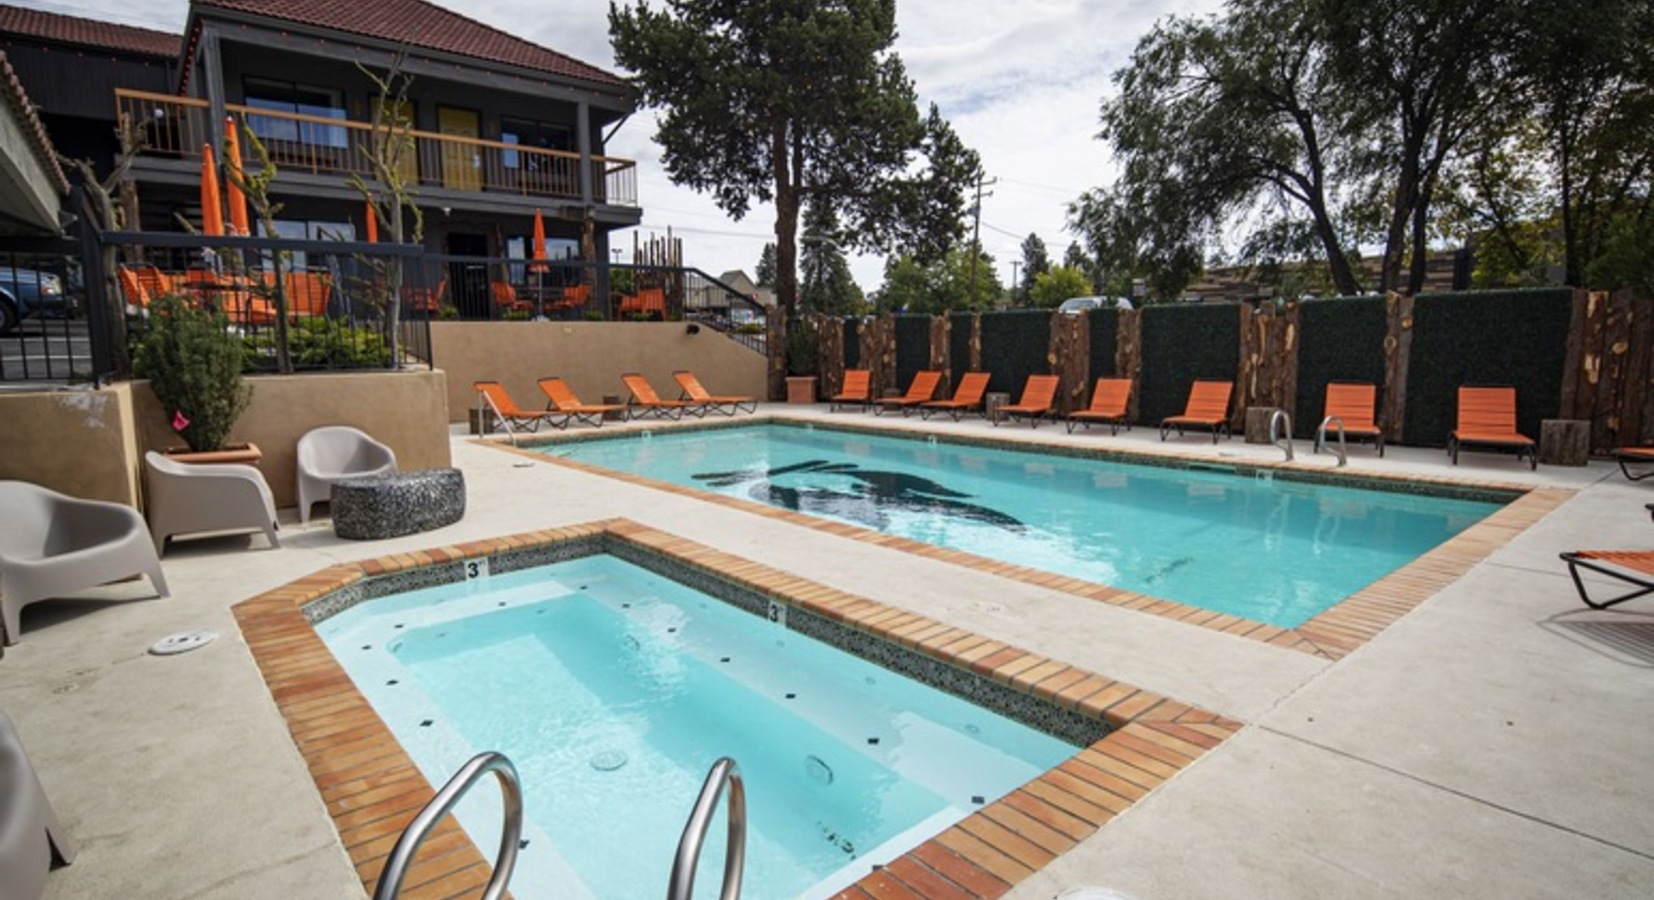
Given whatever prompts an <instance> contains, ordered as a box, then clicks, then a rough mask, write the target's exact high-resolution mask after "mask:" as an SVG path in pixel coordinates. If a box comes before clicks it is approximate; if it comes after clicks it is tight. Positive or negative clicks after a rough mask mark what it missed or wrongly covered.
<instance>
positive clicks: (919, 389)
mask: <svg viewBox="0 0 1654 900" xmlns="http://www.w3.org/2000/svg"><path fill="white" fill-rule="evenodd" d="M941 383H942V373H941V372H940V371H938V370H936V369H926V370H924V371H923V372H917V373H915V374H914V376H913V383H912V384H909V385H908V386H907V393H905V394H903V395H902V396H900V397H880V398H879V399H877V400H874V401H873V402H874V403H876V404H878V405H876V406H874V407H873V412H874V414H875V415H881V416H882V415H884V411H885V410H887V409H899V410H901V411H902V415H904V416H905V415H907V414H908V412H909V411H910V410H912V409H914V408H915V407H917V406H918V405H919V404H921V403H928V402H930V398H931V397H932V396H934V395H935V394H936V386H937V385H939V384H941Z"/></svg>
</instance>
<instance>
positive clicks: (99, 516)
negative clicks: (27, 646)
mask: <svg viewBox="0 0 1654 900" xmlns="http://www.w3.org/2000/svg"><path fill="white" fill-rule="evenodd" d="M0 510H3V511H4V512H3V513H0V622H3V624H4V626H5V640H6V643H8V644H15V643H17V636H18V631H19V622H20V620H21V619H22V612H23V607H25V606H27V605H29V604H30V603H33V602H35V601H36V600H44V599H46V598H48V597H61V596H63V595H64V594H70V593H74V592H75V591H79V590H83V589H85V588H89V587H96V586H98V585H100V584H107V583H108V582H111V581H115V580H116V579H120V578H127V577H130V576H133V575H148V576H149V580H150V583H151V584H153V585H154V586H155V591H156V593H158V594H160V595H161V596H162V597H165V596H167V595H168V594H167V580H166V576H164V575H162V574H161V562H160V559H159V558H158V556H157V554H156V551H155V548H154V547H153V546H151V544H150V541H149V533H148V532H147V531H146V530H145V528H144V520H143V517H142V516H140V515H138V512H137V510H134V509H132V508H130V507H127V506H122V505H120V504H119V503H104V502H101V501H98V500H81V499H77V498H75V497H70V496H67V495H65V494H60V493H58V492H57V491H53V490H49V489H47V488H43V487H41V486H40V485H37V484H31V483H29V482H27V481H0Z"/></svg>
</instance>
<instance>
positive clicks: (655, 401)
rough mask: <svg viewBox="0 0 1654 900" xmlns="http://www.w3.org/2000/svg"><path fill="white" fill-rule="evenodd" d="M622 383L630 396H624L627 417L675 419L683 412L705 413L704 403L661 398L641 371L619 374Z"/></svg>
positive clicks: (679, 417) (692, 413)
mask: <svg viewBox="0 0 1654 900" xmlns="http://www.w3.org/2000/svg"><path fill="white" fill-rule="evenodd" d="M620 381H621V383H622V384H624V385H626V390H627V391H628V392H630V396H628V397H627V398H626V417H627V418H628V419H646V418H651V417H652V418H656V419H668V420H671V421H676V420H678V419H681V418H683V416H684V414H686V413H687V414H689V415H691V416H704V415H706V409H707V407H706V404H704V403H697V402H695V401H694V400H662V399H661V398H660V395H659V394H657V393H655V386H654V385H652V384H650V383H649V379H648V378H645V377H644V376H643V374H642V373H641V372H627V373H626V374H624V375H622V376H620Z"/></svg>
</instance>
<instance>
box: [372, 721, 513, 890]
mask: <svg viewBox="0 0 1654 900" xmlns="http://www.w3.org/2000/svg"><path fill="white" fill-rule="evenodd" d="M489 772H493V773H494V775H495V776H497V777H498V778H499V780H500V794H501V796H502V799H503V800H504V803H505V829H504V831H503V833H501V835H500V852H499V855H498V856H496V857H495V858H494V874H493V875H492V876H490V877H489V879H488V887H486V888H485V889H484V890H483V892H482V896H483V900H500V898H501V897H503V896H505V888H506V885H507V884H508V883H510V881H511V870H512V869H514V868H516V867H517V845H518V843H517V842H518V841H519V840H521V839H522V834H523V788H522V783H521V782H520V781H519V780H518V778H517V767H516V766H513V765H512V764H511V760H509V759H506V757H505V754H503V753H496V752H494V751H489V752H487V753H479V754H477V755H476V756H473V757H472V758H471V761H470V762H468V763H466V764H465V765H463V766H461V767H460V770H459V771H458V772H455V773H454V777H452V778H450V779H448V783H447V784H445V785H443V786H442V790H440V791H437V793H436V796H435V797H432V798H431V802H429V803H427V804H425V808H424V809H421V810H420V811H419V815H417V816H414V820H413V821H412V822H410V823H408V827H407V829H405V830H404V831H403V832H402V836H401V837H399V838H397V839H396V846H395V847H392V848H391V853H390V856H388V857H386V858H385V868H384V869H382V870H381V871H380V873H379V886H378V887H376V888H374V891H373V900H396V897H397V895H399V894H400V893H401V892H402V879H403V878H405V877H407V874H408V869H409V867H411V866H412V865H413V861H414V855H415V854H417V853H418V852H419V845H421V844H423V843H425V838H426V837H427V836H429V835H430V833H431V829H432V828H435V827H436V823H438V822H440V821H442V818H443V817H444V816H446V815H448V812H449V810H451V809H453V808H454V804H456V803H458V802H459V801H460V798H461V797H464V796H465V793H466V791H469V790H470V789H471V787H472V786H473V785H475V784H476V783H477V781H478V780H479V779H481V778H482V777H483V776H484V775H486V774H488V773H489Z"/></svg>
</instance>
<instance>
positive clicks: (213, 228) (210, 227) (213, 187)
mask: <svg viewBox="0 0 1654 900" xmlns="http://www.w3.org/2000/svg"><path fill="white" fill-rule="evenodd" d="M212 155H213V154H212V145H211V144H202V145H201V233H202V234H205V235H209V236H211V237H223V236H224V205H223V204H222V203H220V202H219V200H218V166H217V165H216V164H214V163H213V159H212Z"/></svg>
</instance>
